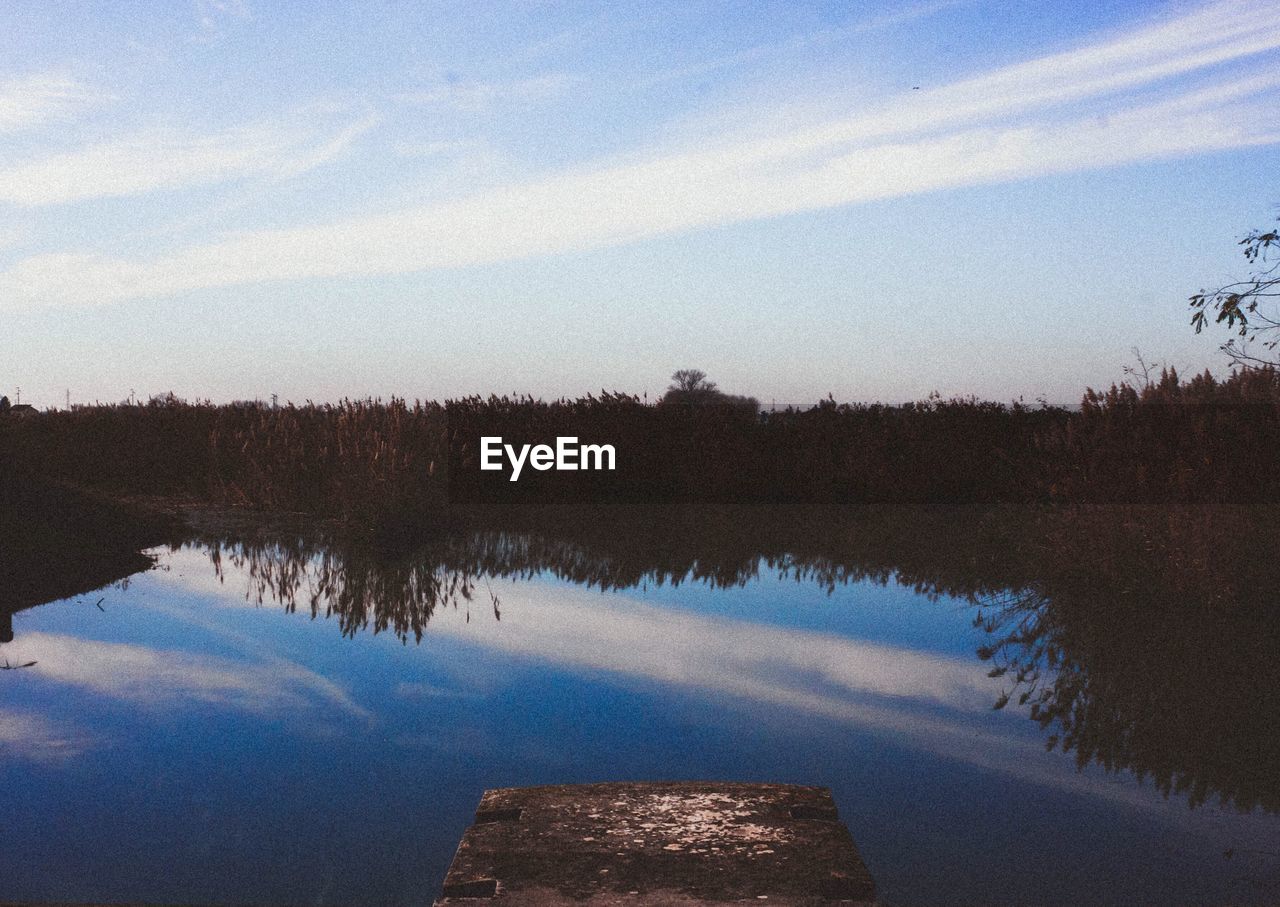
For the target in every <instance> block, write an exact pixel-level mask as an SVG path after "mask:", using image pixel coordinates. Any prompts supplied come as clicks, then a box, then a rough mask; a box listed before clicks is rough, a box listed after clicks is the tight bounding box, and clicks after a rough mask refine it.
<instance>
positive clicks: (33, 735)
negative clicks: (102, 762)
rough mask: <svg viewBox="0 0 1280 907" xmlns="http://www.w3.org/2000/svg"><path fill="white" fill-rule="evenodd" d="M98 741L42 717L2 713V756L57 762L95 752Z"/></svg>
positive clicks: (0, 739)
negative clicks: (92, 750)
mask: <svg viewBox="0 0 1280 907" xmlns="http://www.w3.org/2000/svg"><path fill="white" fill-rule="evenodd" d="M95 743H96V741H95V740H94V739H93V738H92V737H91V736H89V735H88V734H86V733H85V732H83V731H81V730H79V729H77V728H74V727H71V726H70V725H67V724H64V723H60V722H56V721H53V720H51V719H49V718H46V717H45V716H43V715H33V714H30V713H28V712H14V711H9V710H6V709H0V756H3V757H5V758H9V757H13V758H20V759H31V760H34V761H37V762H56V761H59V760H61V759H67V758H70V757H72V756H78V755H80V754H81V753H83V752H85V751H86V750H89V749H91V748H93V746H94V745H95Z"/></svg>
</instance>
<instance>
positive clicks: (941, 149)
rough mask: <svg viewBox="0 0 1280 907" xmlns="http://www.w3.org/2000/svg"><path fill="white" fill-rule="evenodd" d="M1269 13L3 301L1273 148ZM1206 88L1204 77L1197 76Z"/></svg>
mask: <svg viewBox="0 0 1280 907" xmlns="http://www.w3.org/2000/svg"><path fill="white" fill-rule="evenodd" d="M1277 48H1280V8H1277V7H1275V6H1274V5H1272V4H1268V3H1260V2H1245V0H1235V2H1223V3H1215V4H1212V5H1210V6H1207V7H1204V8H1201V9H1198V10H1195V11H1192V12H1190V13H1186V14H1184V15H1181V16H1179V17H1176V18H1172V19H1169V20H1166V21H1162V22H1158V23H1156V24H1153V25H1148V26H1145V27H1143V28H1141V29H1138V30H1135V31H1132V32H1130V33H1125V34H1120V35H1117V36H1113V37H1111V38H1109V39H1107V40H1104V41H1101V42H1098V43H1094V44H1090V45H1086V46H1083V47H1080V48H1077V49H1075V50H1072V51H1067V52H1063V53H1059V54H1054V55H1052V56H1048V57H1044V58H1040V59H1036V60H1031V61H1029V62H1026V63H1021V64H1017V65H1014V66H1009V67H1006V68H1003V69H1000V70H997V71H994V72H991V73H988V74H985V75H980V76H976V77H972V78H967V79H964V80H961V81H957V82H954V83H951V84H949V85H943V86H938V87H935V88H932V89H929V88H926V89H925V90H921V91H909V92H906V93H905V95H900V96H896V97H893V98H888V99H886V100H885V101H883V102H881V103H879V104H877V105H873V106H869V107H867V108H865V109H863V110H862V111H860V112H858V113H856V114H853V115H850V116H846V117H842V118H837V119H831V120H827V121H824V122H819V123H814V124H810V125H808V126H806V127H803V128H792V129H789V130H787V131H784V132H779V133H776V134H772V135H769V136H765V137H757V138H751V139H741V138H733V137H729V136H723V135H722V136H719V137H716V136H712V137H708V138H707V139H705V140H704V141H702V142H701V143H700V144H699V145H698V147H696V148H693V149H691V150H690V149H686V150H668V151H659V152H653V153H650V154H649V155H648V156H644V157H635V158H632V159H629V160H624V161H616V160H615V161H606V162H601V163H599V164H598V165H596V166H587V167H582V168H578V169H574V170H571V171H567V172H562V173H560V174H556V175H553V176H550V177H547V178H544V179H542V180H539V181H533V182H526V183H518V184H513V185H508V186H504V187H501V188H497V189H491V190H486V191H482V192H477V193H475V194H473V195H470V196H465V197H462V198H458V199H454V200H451V201H448V202H442V203H438V204H432V205H428V206H423V207H418V208H412V209H408V210H403V211H399V212H395V213H392V214H387V215H382V216H376V217H365V218H360V219H351V220H346V221H339V222H335V223H330V224H326V225H321V226H314V227H303V228H296V229H284V230H265V231H258V232H252V233H245V234H241V235H237V236H232V237H228V238H226V239H224V240H222V241H219V242H216V243H212V244H207V245H201V246H194V247H190V248H187V249H185V250H180V251H177V252H174V253H171V254H167V255H164V256H160V257H155V258H150V259H119V258H111V257H106V256H102V255H98V254H93V253H88V254H86V253H61V254H47V255H41V256H35V257H31V258H28V259H25V260H23V261H20V262H18V263H17V264H16V265H15V266H14V267H12V268H11V269H9V270H8V271H6V272H3V273H0V306H3V307H7V308H9V309H19V310H21V309H31V308H37V307H40V306H48V305H58V304H92V303H110V302H116V301H119V300H125V299H132V298H139V297H150V296H166V295H171V294H176V293H183V292H188V291H192V290H197V289H203V288H210V287H222V286H231V285H236V284H244V283H251V282H259V281H269V280H293V279H303V278H317V277H343V276H356V275H376V274H393V273H406V272H412V271H420V270H426V269H431V268H445V267H459V266H467V265H477V264H484V263H491V262H498V261H504V260H510V259H516V258H521V257H528V256H540V255H554V254H560V253H567V252H575V251H583V250H589V249H594V248H599V247H603V246H608V245H614V244H620V243H627V242H632V241H635V240H640V239H645V238H648V237H655V236H660V235H664V234H670V233H675V232H679V231H687V230H691V229H696V228H700V227H709V226H717V225H724V224H732V223H736V222H741V221H746V220H752V219H759V218H768V217H776V216H780V215H786V214H793V213H797V212H804V211H814V210H820V209H823V208H830V207H833V206H839V205H849V204H855V203H859V202H866V201H871V200H876V199H886V198H893V197H897V196H904V195H909V194H914V193H922V192H929V191H935V190H940V189H946V188H954V187H963V186H974V185H982V184H990V183H996V182H1002V181H1010V180H1022V179H1030V178H1035V177H1039V176H1044V175H1048V174H1056V173H1065V172H1072V171H1080V170H1087V169H1095V168H1102V167H1112V166H1116V165H1121V164H1128V163H1133V162H1139V161H1150V160H1156V159H1161V158H1170V157H1178V156H1188V155H1196V154H1204V153H1209V152H1214V151H1221V150H1225V149H1234V148H1242V147H1248V146H1253V145H1259V144H1266V143H1273V142H1277V141H1280V91H1278V88H1280V70H1277V69H1276V68H1274V67H1271V68H1265V69H1264V68H1261V67H1259V66H1257V65H1256V61H1250V65H1248V66H1235V67H1232V66H1229V65H1226V64H1231V63H1233V62H1238V61H1244V60H1245V59H1246V58H1249V57H1252V56H1254V55H1257V54H1260V53H1264V52H1271V51H1275V50H1276V49H1277ZM1206 76H1211V79H1208V80H1206Z"/></svg>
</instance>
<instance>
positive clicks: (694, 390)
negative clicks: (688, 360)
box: [667, 368, 716, 396]
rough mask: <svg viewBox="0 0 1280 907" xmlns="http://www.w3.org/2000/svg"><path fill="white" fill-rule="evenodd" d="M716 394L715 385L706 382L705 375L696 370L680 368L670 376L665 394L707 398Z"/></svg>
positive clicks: (711, 382) (700, 370)
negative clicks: (692, 395) (669, 383)
mask: <svg viewBox="0 0 1280 907" xmlns="http://www.w3.org/2000/svg"><path fill="white" fill-rule="evenodd" d="M715 392H716V383H715V382H714V381H708V380H707V373H706V372H704V371H702V369H697V368H682V369H679V370H678V371H676V372H675V373H674V374H673V375H672V376H671V386H670V387H668V388H667V393H668V394H671V393H678V394H697V395H699V396H707V395H710V394H714V393H715Z"/></svg>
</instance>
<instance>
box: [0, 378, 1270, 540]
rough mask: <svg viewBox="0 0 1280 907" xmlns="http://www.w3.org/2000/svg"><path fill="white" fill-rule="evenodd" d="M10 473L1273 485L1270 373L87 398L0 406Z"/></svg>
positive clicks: (308, 500)
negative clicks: (875, 398) (575, 456)
mask: <svg viewBox="0 0 1280 907" xmlns="http://www.w3.org/2000/svg"><path fill="white" fill-rule="evenodd" d="M484 436H498V437H501V438H503V439H504V441H505V442H507V443H512V444H516V445H520V444H538V443H548V444H550V443H554V441H555V439H556V437H558V436H573V437H576V438H578V439H579V441H580V442H581V443H584V444H586V443H591V444H611V445H613V446H614V447H615V449H616V450H617V469H616V470H614V471H608V472H556V471H546V472H539V471H535V470H529V469H527V470H525V471H524V472H523V474H522V475H521V477H520V480H519V481H518V482H510V481H509V475H510V473H509V472H508V471H506V470H500V471H497V472H493V471H482V470H481V469H480V468H479V467H480V438H481V437H484ZM0 474H4V475H8V476H9V477H11V480H12V479H13V477H18V480H19V481H23V480H24V479H23V477H26V479H25V480H33V481H46V482H47V481H56V482H60V483H64V484H70V485H75V486H80V487H86V488H93V489H98V490H100V491H105V492H108V493H112V494H116V495H123V496H159V497H165V498H172V499H179V500H191V501H197V502H209V503H214V504H230V505H243V506H248V507H256V508H260V509H266V510H277V511H302V512H306V513H309V514H316V515H319V516H324V517H331V518H335V519H339V520H343V521H348V522H362V523H374V524H383V525H393V524H413V523H418V524H422V525H429V524H431V523H432V521H438V520H439V519H441V518H442V516H443V514H444V513H445V511H446V510H447V508H448V506H449V505H450V503H458V504H466V503H470V502H476V501H502V502H521V501H524V502H538V501H549V500H566V499H567V500H582V499H601V500H621V501H635V502H648V501H654V500H701V501H785V502H821V503H828V504H836V505H839V506H862V505H911V506H925V507H940V506H958V505H964V506H968V505H974V504H979V505H982V504H995V503H1062V502H1066V503H1087V502H1116V501H1125V502H1130V503H1155V504H1194V503H1239V502H1242V501H1244V500H1247V499H1250V498H1252V499H1267V500H1274V499H1276V498H1278V497H1280V373H1277V372H1276V370H1274V369H1253V370H1248V371H1244V372H1239V373H1236V374H1234V375H1232V376H1231V377H1229V378H1227V379H1224V380H1216V379H1214V378H1212V377H1211V376H1209V375H1207V374H1206V375H1201V376H1197V377H1196V378H1194V379H1192V380H1190V381H1182V380H1181V379H1179V377H1178V376H1177V374H1176V373H1175V372H1172V371H1166V372H1165V373H1163V374H1162V375H1161V377H1160V379H1159V380H1157V381H1153V382H1150V383H1147V384H1145V385H1143V386H1141V387H1135V386H1133V385H1129V384H1121V385H1114V386H1112V387H1111V388H1110V389H1109V390H1107V391H1104V392H1094V391H1089V392H1088V393H1087V394H1086V395H1085V398H1084V401H1083V403H1082V406H1081V408H1080V409H1079V410H1078V411H1068V410H1066V409H1060V408H1044V407H1039V408H1031V407H1025V406H1021V405H1016V404H1015V405H1003V404H998V403H990V402H984V401H978V400H973V399H958V400H939V399H931V400H927V401H924V402H921V403H917V404H912V405H908V406H901V407H899V406H881V405H847V404H846V405H837V404H835V403H834V402H832V401H827V402H826V403H824V404H822V405H819V406H817V407H816V408H814V409H810V410H807V411H803V412H797V411H788V412H779V413H756V412H754V411H753V410H751V409H750V408H747V407H743V406H732V405H730V406H720V405H684V404H677V405H673V404H657V405H650V404H646V403H643V402H642V401H640V400H639V399H637V398H636V397H633V396H629V395H625V394H603V395H601V396H598V397H596V396H589V397H584V398H581V399H576V400H558V401H550V402H546V401H540V400H534V399H531V398H527V397H516V398H512V397H489V398H487V399H483V398H479V397H470V398H464V399H461V400H455V401H450V402H447V403H444V404H440V403H430V402H428V403H423V402H414V403H409V402H407V401H405V400H401V399H392V400H390V401H378V400H344V401H342V402H340V403H336V404H312V403H307V404H303V405H300V406H295V405H287V406H283V407H278V408H276V407H271V406H267V405H264V404H257V403H249V404H232V405H221V406H215V405H213V404H210V403H187V402H183V401H181V400H177V399H175V398H173V397H172V396H170V397H165V398H161V399H156V400H152V401H151V402H149V403H147V404H144V405H116V406H91V407H76V408H73V409H72V410H70V411H53V412H46V413H37V414H28V415H25V416H21V417H15V416H8V417H4V418H2V419H0Z"/></svg>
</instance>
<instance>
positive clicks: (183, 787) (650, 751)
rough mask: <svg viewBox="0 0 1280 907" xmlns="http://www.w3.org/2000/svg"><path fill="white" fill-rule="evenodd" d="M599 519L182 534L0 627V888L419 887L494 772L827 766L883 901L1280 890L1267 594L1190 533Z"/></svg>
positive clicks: (107, 897) (274, 894)
mask: <svg viewBox="0 0 1280 907" xmlns="http://www.w3.org/2000/svg"><path fill="white" fill-rule="evenodd" d="M593 519H595V522H592V523H590V524H589V525H588V524H583V523H572V522H568V523H565V524H555V523H553V524H552V525H550V526H542V527H541V528H539V527H538V526H536V525H533V524H536V523H537V521H536V520H534V521H533V522H532V524H519V523H518V522H517V523H513V524H512V525H503V524H497V525H487V526H484V527H475V526H469V527H465V528H459V529H456V530H455V531H453V532H452V533H450V534H448V535H445V536H442V537H441V538H437V539H433V540H431V541H430V542H429V543H426V544H424V545H421V546H409V547H407V548H405V549H404V550H399V551H396V552H395V553H389V552H388V550H387V549H386V548H385V546H379V545H375V544H371V543H359V544H352V543H343V542H340V541H336V540H333V539H323V538H316V537H313V536H311V535H310V534H308V533H296V532H295V533H292V534H291V533H279V532H275V533H260V532H258V533H252V534H243V535H238V534H236V533H226V532H223V533H204V534H199V535H196V534H193V537H192V538H191V539H190V540H188V541H187V542H185V543H184V544H181V545H175V546H173V547H165V548H161V549H156V550H155V551H153V552H152V554H153V555H154V556H155V558H156V566H155V569H152V570H150V571H147V572H144V573H140V574H136V575H135V576H133V577H132V578H131V579H129V580H128V581H127V582H126V583H123V584H117V585H115V586H111V587H107V588H105V589H103V590H101V591H99V592H94V593H92V594H85V595H80V596H77V597H74V598H71V599H64V600H60V601H56V602H51V603H48V604H43V605H40V606H38V607H32V608H28V609H26V610H22V611H20V612H18V613H17V614H15V615H14V616H13V633H14V639H13V640H12V641H11V642H8V643H5V644H3V645H0V664H3V663H7V664H9V665H13V666H16V665H22V664H26V663H29V662H35V664H34V665H32V666H30V667H25V668H17V669H15V670H11V671H5V672H3V673H0V753H2V754H3V761H2V762H0V784H3V789H4V791H5V792H6V793H5V797H4V804H5V806H4V810H3V816H2V818H0V841H3V847H2V852H3V853H4V854H5V857H4V872H3V875H2V877H0V879H2V880H0V886H2V887H3V891H2V892H0V894H2V895H3V896H4V897H5V898H8V899H20V900H40V901H63V902H72V901H89V900H97V901H107V902H109V901H126V900H128V901H149V902H165V903H225V904H233V903H236V904H283V903H316V904H411V903H412V904H422V903H429V902H430V900H431V898H432V897H434V896H435V895H436V893H437V892H438V890H439V884H440V880H441V878H442V877H443V874H444V871H445V869H446V868H447V866H448V863H449V860H450V858H451V856H452V853H453V850H454V848H455V847H456V845H457V841H458V838H459V837H460V835H461V833H462V831H463V830H464V828H465V827H466V826H467V824H468V823H469V820H470V816H471V813H472V811H473V810H474V807H475V805H476V802H477V800H478V799H479V796H480V793H481V791H482V790H484V789H485V788H491V787H503V786H516V785H530V784H547V783H572V782H588V781H603V780H619V779H627V780H660V779H726V780H755V781H781V782H793V783H802V784H818V785H825V786H829V787H830V788H831V789H832V791H833V794H834V796H835V799H836V801H837V803H838V805H839V807H840V811H841V814H842V817H843V819H844V821H845V822H846V824H847V825H848V827H849V828H850V830H851V831H852V833H853V835H854V837H855V839H856V841H857V842H858V845H859V848H860V850H861V851H862V854H863V857H864V859H865V861H866V863H867V865H868V867H869V868H870V870H871V872H872V874H873V875H874V876H875V878H876V880H877V882H878V884H879V888H880V892H881V896H882V899H883V900H885V901H886V902H889V903H903V904H957V903H974V902H983V903H1010V904H1011V903H1025V902H1028V901H1034V902H1041V903H1046V902H1051V903H1135V902H1148V903H1150V902H1174V901H1176V902H1179V903H1193V902H1199V903H1227V902H1232V903H1241V902H1259V903H1266V902H1274V901H1275V900H1276V899H1277V898H1280V844H1278V843H1277V842H1280V820H1278V819H1277V817H1276V808H1277V790H1276V788H1277V786H1280V785H1278V783H1277V780H1276V777H1275V776H1274V775H1273V774H1272V769H1273V768H1274V766H1275V758H1276V757H1275V751H1276V748H1275V743H1276V740H1275V731H1274V730H1273V729H1272V724H1273V721H1274V718H1275V712H1274V711H1270V709H1271V708H1272V706H1273V705H1274V702H1275V700H1274V693H1260V692H1258V691H1259V689H1260V688H1265V687H1266V686H1267V682H1268V681H1274V680H1275V679H1276V677H1275V675H1276V670H1277V669H1276V667H1275V665H1274V658H1273V656H1272V655H1270V654H1268V653H1267V651H1266V646H1267V645H1269V644H1270V643H1271V642H1274V637H1273V636H1271V637H1269V636H1268V635H1267V634H1268V633H1274V620H1273V617H1272V616H1271V615H1272V611H1270V610H1267V608H1268V607H1269V601H1262V602H1261V603H1260V602H1259V601H1258V600H1257V599H1258V598H1259V596H1261V597H1262V598H1263V599H1265V598H1266V595H1268V594H1269V592H1259V590H1258V589H1257V586H1258V584H1260V583H1262V582H1263V581H1264V580H1265V579H1266V578H1265V577H1259V576H1256V575H1252V574H1249V573H1248V571H1247V569H1246V568H1245V567H1242V566H1241V564H1240V563H1236V562H1235V561H1231V562H1229V563H1223V564H1208V565H1207V566H1206V564H1205V563H1203V562H1202V563H1199V564H1197V563H1194V562H1193V561H1194V558H1191V557H1190V554H1191V553H1193V552H1195V551H1196V550H1200V551H1201V554H1202V557H1201V561H1203V560H1204V558H1203V554H1204V550H1205V549H1201V548H1200V546H1199V544H1198V539H1199V538H1200V536H1198V535H1192V536H1188V537H1183V535H1180V534H1179V533H1180V532H1181V530H1177V529H1176V528H1175V529H1169V528H1168V527H1170V526H1173V527H1176V526H1180V525H1182V523H1181V522H1167V523H1164V524H1158V526H1157V529H1156V530H1150V529H1149V527H1148V529H1143V530H1134V528H1133V527H1132V526H1127V528H1115V526H1117V525H1119V524H1118V523H1116V522H1115V521H1112V522H1108V523H1107V524H1106V526H1107V527H1108V528H1105V529H1103V528H1099V526H1097V525H1090V526H1088V527H1084V528H1083V529H1081V527H1075V528H1074V529H1072V530H1071V531H1064V532H1063V533H1062V534H1060V535H1055V536H1053V537H1052V539H1050V538H1049V537H1047V536H1038V537H1037V538H1036V539H1034V540H1033V541H1032V542H1028V543H1027V545H1026V547H1025V548H1020V547H1018V544H1019V543H1015V542H1012V541H1009V540H1008V539H1006V538H1005V537H1004V535H1003V534H1002V533H1003V529H1002V528H1001V527H999V526H997V527H996V528H995V529H993V528H992V526H991V524H990V522H986V523H980V525H979V528H975V524H974V523H973V522H972V521H970V522H967V523H965V524H964V525H955V526H951V525H949V524H948V523H947V522H946V521H945V520H942V521H940V520H938V519H933V518H931V519H930V520H928V521H927V522H925V523H923V524H921V523H918V522H911V523H907V524H905V525H902V526H899V525H897V524H894V525H892V526H887V525H886V524H884V523H877V524H876V525H873V526H867V525H860V526H852V527H849V528H843V527H833V526H831V525H828V524H822V525H816V524H815V523H813V522H811V521H813V520H816V519H817V517H815V516H812V515H811V516H808V517H806V516H803V515H793V517H792V518H791V519H790V520H781V521H780V520H779V519H778V518H777V517H776V516H773V517H769V518H768V519H767V523H766V521H765V519H764V518H758V519H756V521H755V522H754V524H753V523H752V521H751V520H748V519H747V518H746V517H744V516H743V515H741V514H729V515H725V514H719V515H716V516H714V517H710V518H704V517H690V518H688V519H684V520H681V519H678V518H673V517H672V516H671V515H669V514H664V515H660V516H650V517H646V518H643V519H639V520H633V521H630V522H628V521H626V520H617V521H611V519H609V518H605V517H596V518H593ZM1206 519H1208V518H1206ZM753 525H754V528H753ZM1215 525H1216V524H1214V523H1213V522H1212V520H1209V521H1208V522H1205V524H1204V526H1203V527H1202V529H1201V530H1200V531H1201V532H1202V533H1210V532H1212V531H1213V529H1214V526H1215ZM565 526H569V527H570V528H565ZM575 527H576V528H575ZM1160 527H1163V528H1160ZM1187 531H1188V532H1190V530H1187ZM895 533H896V534H897V535H896V536H895ZM1010 537H1012V535H1011V536H1010ZM911 540H914V542H912V541H911ZM1050 540H1051V541H1052V542H1053V544H1052V545H1050V544H1049V542H1050ZM1071 544H1080V545H1081V546H1083V547H1082V548H1081V550H1080V551H1077V552H1073V551H1070V550H1068V549H1069V546H1070V545H1071ZM1126 546H1130V547H1126ZM1153 552H1154V553H1153ZM1240 557H1241V558H1246V553H1244V552H1241V553H1240ZM1246 559H1247V558H1246ZM1072 563H1075V564H1076V565H1077V566H1076V567H1072V566H1071V565H1072ZM1171 564H1174V565H1176V564H1183V567H1182V568H1178V569H1181V570H1182V571H1183V572H1182V573H1179V574H1177V575H1173V574H1171V573H1170V572H1169V570H1170V569H1171V568H1170V565H1171ZM1249 569H1259V568H1257V567H1256V566H1255V567H1253V568H1249ZM1224 577H1234V580H1232V581H1231V582H1228V581H1226V580H1225V579H1224ZM1233 583H1234V585H1233ZM1237 586H1239V587H1238V588H1237ZM1272 588H1274V587H1272ZM1171 596H1172V597H1171ZM1126 603H1127V604H1126ZM1157 608H1159V609H1162V610H1159V611H1157V610H1155V609H1157ZM1214 608H1217V609H1219V611H1217V612H1215V611H1213V610H1212V609H1214ZM1188 609H1191V610H1190V611H1189V610H1188ZM1206 609H1208V610H1206ZM1099 613H1101V614H1103V615H1105V616H1106V618H1105V620H1100V619H1099V616H1098V615H1099ZM1188 613H1192V614H1196V615H1200V617H1190V618H1189V617H1187V614H1188ZM1205 615H1207V616H1205ZM1179 627H1181V628H1182V629H1179ZM1206 627H1210V628H1216V629H1214V630H1213V633H1216V634H1217V635H1218V636H1219V638H1217V639H1213V638H1206V632H1207V631H1206V629H1205V628H1206ZM1224 652H1225V653H1230V657H1229V658H1227V657H1224V655H1223V653H1224ZM1187 653H1193V654H1191V655H1188V654H1187ZM1194 653H1198V654H1194ZM1197 659H1199V661H1197ZM1268 670H1269V671H1270V672H1271V673H1270V674H1266V673H1265V672H1266V671H1268ZM1002 672H1003V673H1002ZM1197 672H1203V673H1201V674H1199V675H1197ZM1260 672H1261V676H1260ZM992 673H995V674H997V675H998V676H994V677H993V676H990V675H991V674H992ZM1019 681H1020V682H1019ZM1246 682H1248V683H1250V684H1251V686H1243V685H1242V684H1244V683H1246ZM1274 686H1275V685H1274V684H1272V685H1271V688H1272V689H1274ZM1024 692H1026V693H1028V694H1029V695H1028V697H1027V701H1026V702H1020V701H1019V700H1020V698H1021V697H1022V693H1024ZM1006 695H1009V696H1011V698H1010V701H1009V703H1008V705H1006V706H1005V707H1004V708H1002V709H994V708H993V705H995V704H997V703H999V702H1001V701H1003V700H1004V699H1005V697H1006ZM1231 697H1234V698H1231ZM1268 697H1270V698H1268ZM1032 709H1035V710H1036V715H1038V716H1039V720H1034V719H1033V717H1032V715H1031V710H1032ZM1214 716H1221V718H1216V717H1214ZM1217 721H1221V726H1216V725H1215V724H1214V722H1217ZM1051 742H1052V744H1053V747H1052V748H1051V749H1050V748H1047V746H1048V745H1049V744H1050V743H1051ZM1064 747H1065V749H1066V751H1065V752H1064V751H1063V750H1064ZM1082 763H1083V764H1082Z"/></svg>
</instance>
